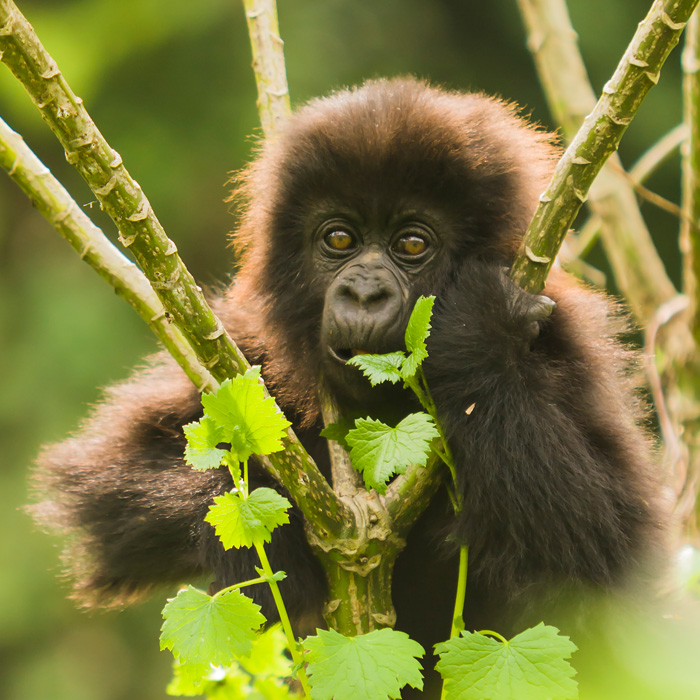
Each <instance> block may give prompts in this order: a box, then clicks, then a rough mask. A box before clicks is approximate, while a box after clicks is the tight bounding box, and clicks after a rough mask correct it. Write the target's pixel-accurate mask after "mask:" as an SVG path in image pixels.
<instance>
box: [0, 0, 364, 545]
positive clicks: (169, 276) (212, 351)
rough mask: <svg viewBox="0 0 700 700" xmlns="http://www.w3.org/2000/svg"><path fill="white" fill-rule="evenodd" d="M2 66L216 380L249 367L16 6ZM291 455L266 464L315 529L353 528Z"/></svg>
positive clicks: (306, 465) (297, 448) (9, 13)
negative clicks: (36, 111)
mask: <svg viewBox="0 0 700 700" xmlns="http://www.w3.org/2000/svg"><path fill="white" fill-rule="evenodd" d="M0 60H1V61H2V62H4V63H5V64H6V65H7V66H8V67H9V68H10V70H11V71H12V72H13V74H14V75H15V77H16V78H17V79H18V80H19V81H20V82H21V83H22V84H23V85H24V87H25V89H26V90H27V92H28V93H29V96H30V98H31V99H32V101H33V102H34V103H35V105H36V106H37V108H38V109H39V110H40V111H41V114H42V117H43V118H44V120H45V121H46V122H47V124H48V125H49V127H50V128H51V130H52V131H53V132H54V134H55V135H56V137H57V138H58V139H59V141H60V142H61V144H62V145H63V147H64V149H65V151H66V158H67V160H68V161H69V162H70V163H71V164H72V165H74V166H75V167H76V169H77V170H78V172H79V173H80V174H81V175H82V176H83V178H84V179H85V181H86V182H87V183H88V185H89V186H90V189H91V190H92V191H93V192H94V193H95V195H96V197H97V198H98V200H99V202H100V204H101V206H102V208H103V209H104V210H105V211H106V212H107V213H108V214H109V216H110V217H111V218H112V220H113V221H114V222H115V224H116V225H117V227H118V229H119V232H120V241H121V243H122V244H123V245H124V246H125V247H128V248H129V249H130V250H131V252H132V253H133V254H134V257H135V258H136V260H137V262H138V263H139V265H140V266H141V268H142V270H143V271H144V273H145V275H146V277H147V278H148V280H149V282H150V283H151V286H152V287H153V289H154V291H155V292H156V294H157V295H158V297H159V298H160V300H161V302H162V304H163V307H164V308H165V310H166V311H167V313H168V314H169V316H170V319H171V321H172V322H173V323H174V324H175V325H176V326H177V327H178V329H179V330H180V331H181V333H182V334H183V336H184V337H185V338H186V339H187V341H188V342H189V344H190V345H191V346H192V349H193V350H194V352H195V354H196V355H197V357H198V359H199V361H200V363H201V364H202V365H203V366H204V367H206V368H207V370H208V371H209V372H210V373H211V375H212V376H213V377H214V379H216V380H217V381H219V382H220V381H222V380H223V379H225V378H226V377H229V376H235V375H236V374H238V373H240V372H243V371H245V370H246V369H247V368H248V367H249V365H248V362H247V361H246V359H245V358H244V357H243V355H242V353H241V352H240V350H239V349H238V348H237V347H236V345H235V344H234V343H233V341H232V340H231V339H230V337H229V336H228V334H227V333H226V331H225V329H224V327H223V325H222V323H221V321H220V320H219V319H218V318H217V317H216V316H215V315H214V313H213V311H212V310H211V309H210V308H209V305H208V304H207V302H206V299H205V298H204V295H203V294H202V291H201V289H200V288H199V287H198V286H197V284H196V283H195V281H194V279H193V278H192V275H191V274H190V272H189V271H188V270H187V268H186V267H185V265H184V263H183V262H182V260H181V259H180V256H179V255H178V254H177V247H176V246H175V244H174V243H173V241H171V240H170V239H169V238H168V237H167V236H166V235H165V232H164V230H163V228H162V226H161V224H160V222H159V221H158V219H157V218H156V216H155V214H154V213H153V211H152V210H151V206H150V203H149V202H148V200H147V199H146V197H145V195H144V194H143V192H142V191H141V188H140V187H139V185H138V184H137V183H136V182H135V181H134V180H133V179H132V178H131V176H130V175H129V173H128V172H127V170H126V168H125V167H124V165H123V163H122V160H121V157H120V156H119V154H118V153H117V152H116V151H114V150H113V149H112V148H111V147H110V146H109V144H108V143H107V142H106V140H105V139H104V137H103V136H102V134H101V133H100V132H99V131H98V129H97V127H96V126H95V124H94V122H93V121H92V119H91V118H90V116H89V114H88V113H87V111H86V110H85V107H84V106H83V104H82V100H81V99H80V98H79V97H76V95H75V94H74V93H73V91H72V90H71V89H70V87H69V86H68V83H67V82H66V80H65V78H64V77H63V76H62V74H61V72H60V70H59V69H58V66H57V65H56V63H55V61H54V60H53V59H52V58H51V56H49V54H48V53H47V52H46V50H45V49H44V47H43V46H42V45H41V43H40V41H39V39H38V38H37V36H36V34H35V33H34V30H33V29H32V27H31V25H30V24H29V22H27V20H26V19H25V17H24V16H23V15H22V14H21V13H20V11H19V10H18V9H17V7H16V5H15V4H14V3H13V2H12V0H0ZM284 446H285V450H284V452H279V453H276V454H274V455H271V456H269V457H265V458H263V459H261V462H262V463H263V465H264V466H265V468H266V469H268V470H269V471H270V472H271V473H272V474H273V475H275V476H276V477H277V478H278V479H279V481H280V482H281V483H282V484H283V485H284V486H285V487H286V488H287V490H288V491H289V493H290V495H291V496H292V498H293V499H294V500H295V502H296V503H297V504H298V505H299V507H300V508H301V510H302V512H303V513H304V515H305V517H306V518H307V519H308V520H309V522H311V523H314V525H315V527H318V528H319V530H320V531H321V532H322V533H324V535H329V534H332V533H335V534H339V533H340V532H342V531H344V528H345V527H346V524H351V523H352V512H351V511H349V510H348V509H347V507H346V506H345V505H344V504H343V503H341V501H340V500H339V499H338V497H337V496H336V495H335V493H334V492H333V490H332V489H331V488H330V486H329V485H328V482H327V481H326V480H325V479H324V477H323V475H322V474H321V473H320V471H319V470H318V468H317V467H316V465H315V463H314V461H313V460H312V459H311V457H310V456H309V454H308V453H307V452H306V450H305V449H304V447H303V446H302V445H301V443H300V442H299V440H298V439H297V438H296V436H295V434H294V432H293V431H292V430H291V429H290V430H289V431H288V433H287V437H286V439H285V441H284Z"/></svg>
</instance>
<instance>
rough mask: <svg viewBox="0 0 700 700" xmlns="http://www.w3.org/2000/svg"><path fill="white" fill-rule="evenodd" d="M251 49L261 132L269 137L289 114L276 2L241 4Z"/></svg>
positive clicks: (263, 0)
mask: <svg viewBox="0 0 700 700" xmlns="http://www.w3.org/2000/svg"><path fill="white" fill-rule="evenodd" d="M243 5H244V7H245V16H246V21H247V22H248V34H249V35H250V44H251V47H252V49H253V71H254V73H255V83H256V85H257V86H258V113H259V114H260V123H261V124H262V128H263V132H264V134H265V136H267V137H268V138H269V137H270V136H272V135H273V134H274V133H275V131H276V130H277V128H278V127H279V124H280V123H281V122H283V121H284V120H285V119H286V118H287V117H288V116H289V114H290V112H291V106H290V103H289V86H288V85H287V71H286V68H285V64H284V41H282V38H281V37H280V30H279V23H278V20H277V3H276V2H275V0H243Z"/></svg>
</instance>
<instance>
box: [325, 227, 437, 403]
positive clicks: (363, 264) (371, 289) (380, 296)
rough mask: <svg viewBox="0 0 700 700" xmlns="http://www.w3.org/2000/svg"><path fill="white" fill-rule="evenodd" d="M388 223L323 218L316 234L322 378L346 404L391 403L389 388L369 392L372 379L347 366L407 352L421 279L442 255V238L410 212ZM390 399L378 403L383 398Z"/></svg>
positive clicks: (393, 389) (395, 391) (394, 390)
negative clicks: (361, 358) (369, 356)
mask: <svg viewBox="0 0 700 700" xmlns="http://www.w3.org/2000/svg"><path fill="white" fill-rule="evenodd" d="M393 219H394V220H393V221H390V222H389V223H388V224H377V223H374V222H372V223H370V224H369V225H368V224H363V223H360V220H359V217H355V218H354V221H355V222H357V223H352V221H351V220H350V219H349V218H347V217H339V216H333V217H330V218H328V219H327V220H325V221H324V222H323V223H322V224H321V225H320V226H319V227H318V229H317V230H316V232H315V235H314V266H315V268H316V270H319V271H323V272H322V274H323V286H324V287H326V293H325V299H324V305H323V315H322V321H321V345H322V347H323V359H322V367H323V370H322V371H323V376H324V380H325V383H326V384H327V385H328V387H329V388H330V390H331V393H332V394H333V395H335V396H337V397H340V398H341V404H342V405H345V406H348V404H353V405H356V406H357V408H358V409H359V408H361V407H362V406H363V405H364V406H367V405H368V404H372V403H374V404H376V403H377V401H378V400H379V401H380V402H387V403H390V402H391V401H392V395H393V396H394V397H397V398H398V391H397V390H396V389H395V388H392V387H390V386H387V387H383V390H382V391H380V392H374V394H373V395H371V394H370V387H369V383H368V382H367V380H366V379H365V378H364V377H363V376H362V375H361V373H360V372H359V371H358V370H357V369H356V368H354V367H352V366H350V365H347V364H346V363H347V360H349V359H350V358H351V357H352V356H353V355H356V354H360V353H386V352H393V351H396V350H403V349H404V348H405V344H404V338H403V336H404V332H405V329H406V324H407V322H408V317H409V315H410V312H411V309H412V307H413V304H414V303H415V300H416V298H417V296H418V295H417V294H416V292H415V287H416V284H415V283H416V280H417V279H420V278H421V276H425V272H426V271H427V270H429V269H430V268H431V267H435V265H436V263H437V262H438V260H439V257H440V245H439V240H438V236H437V234H436V233H435V232H434V231H433V230H432V229H431V228H430V227H429V226H428V225H427V224H425V223H422V222H418V221H416V220H412V219H411V218H408V217H407V216H406V215H405V214H400V215H399V216H395V217H393ZM380 393H381V394H384V395H386V396H385V397H384V398H383V401H382V398H380V396H379V394H380Z"/></svg>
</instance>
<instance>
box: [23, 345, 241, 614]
mask: <svg viewBox="0 0 700 700" xmlns="http://www.w3.org/2000/svg"><path fill="white" fill-rule="evenodd" d="M199 415H201V403H200V399H199V395H198V393H197V392H196V390H195V389H194V387H193V386H192V385H191V383H190V382H189V380H188V379H187V377H186V376H185V375H184V374H183V373H182V372H181V370H180V369H179V368H178V367H177V365H176V364H175V363H174V361H172V360H171V359H170V358H168V357H167V356H165V355H164V354H161V355H157V356H155V357H154V358H153V359H152V361H151V363H150V365H149V366H148V367H146V368H145V369H143V370H140V371H138V372H136V373H135V374H134V375H133V377H132V378H131V379H129V380H127V381H125V382H123V383H121V384H119V385H117V386H115V387H112V388H110V389H108V390H107V391H106V394H105V398H104V400H103V402H102V403H101V404H100V405H99V406H98V407H97V408H96V409H95V410H94V411H93V414H92V415H91V416H90V417H89V418H88V419H87V420H86V421H85V423H84V425H83V426H82V428H81V430H80V432H78V433H77V434H76V435H74V436H73V437H72V438H70V439H69V440H66V441H65V442H63V443H60V444H58V445H53V446H50V447H48V448H46V449H45V450H44V451H43V452H42V454H41V456H40V459H39V471H38V473H37V475H36V477H35V482H36V484H37V492H38V495H39V496H40V497H42V498H44V497H46V495H47V492H48V496H49V498H50V499H51V500H48V501H44V502H42V503H39V504H38V505H37V506H34V507H33V512H34V515H35V516H36V517H37V519H38V520H39V521H40V522H42V524H44V525H46V526H48V527H50V528H51V529H59V530H65V531H68V532H69V534H70V535H71V541H70V544H69V546H68V547H67V549H66V552H65V558H66V559H67V560H69V561H70V565H71V572H72V575H73V576H74V577H75V597H76V598H78V599H79V600H80V601H81V602H82V603H84V604H85V605H94V604H98V603H99V604H121V603H127V602H130V600H131V599H133V598H134V597H135V596H136V595H138V594H139V593H141V592H143V591H144V590H146V589H148V588H149V587H150V586H152V585H153V584H156V583H174V582H179V581H182V580H183V579H186V578H187V577H191V576H193V575H196V574H198V573H201V572H202V570H203V566H204V561H203V556H202V552H201V540H202V530H203V527H204V524H203V522H202V521H203V518H204V516H205V514H206V510H207V507H208V503H209V502H210V501H211V499H212V498H213V497H214V496H215V495H218V494H219V493H221V492H222V491H224V490H226V489H227V488H230V477H228V475H227V474H226V473H225V472H223V471H207V472H196V471H194V470H193V469H190V467H188V466H187V465H186V464H185V463H184V460H183V452H184V445H185V443H184V436H183V434H182V429H181V426H182V425H183V424H185V423H187V422H190V421H192V420H196V419H197V418H198V417H199ZM39 489H41V491H39Z"/></svg>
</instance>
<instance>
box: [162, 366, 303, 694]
mask: <svg viewBox="0 0 700 700" xmlns="http://www.w3.org/2000/svg"><path fill="white" fill-rule="evenodd" d="M202 404H203V405H204V409H205V413H204V416H203V417H202V418H201V419H200V420H199V421H198V422H196V423H191V424H190V425H187V426H185V436H186V437H187V447H186V450H185V458H186V460H187V462H188V463H189V464H190V465H192V467H193V468H195V469H214V468H218V467H220V466H222V465H226V466H227V467H228V468H229V470H230V471H231V475H232V476H233V480H234V488H233V490H232V491H231V492H229V493H225V494H223V495H221V496H218V497H216V498H215V499H214V505H212V506H210V508H209V511H208V513H207V516H206V518H205V520H206V521H207V522H208V523H210V524H211V525H213V526H214V529H215V531H216V534H217V536H218V537H219V539H220V540H221V542H222V543H223V545H224V548H225V549H231V548H232V547H237V548H240V547H255V548H256V550H257V552H258V556H259V557H260V561H261V565H262V568H261V569H259V570H258V573H259V574H260V578H258V579H252V580H251V581H244V582H242V583H240V584H238V585H237V586H232V587H229V588H227V589H224V590H223V591H220V592H219V593H217V594H216V595H215V596H209V595H207V594H206V593H204V592H203V591H199V590H197V589H196V588H192V587H188V588H187V589H186V590H183V591H180V593H178V595H177V597H175V598H174V599H172V600H170V601H169V602H168V604H167V605H166V606H165V608H164V609H163V618H164V623H163V627H162V632H161V649H170V650H171V651H172V652H173V655H174V656H175V660H176V664H175V669H174V673H175V675H174V678H173V680H172V682H171V684H170V686H169V687H168V692H169V693H170V694H171V695H185V696H193V695H201V694H202V693H205V694H206V695H207V697H208V698H215V699H216V698H218V699H220V700H236V699H238V698H244V697H245V698H259V699H260V700H266V699H268V700H279V699H284V698H288V697H291V694H290V691H289V689H288V688H287V686H286V685H284V683H282V681H281V678H282V677H287V676H288V675H290V673H291V671H290V669H289V664H286V665H285V666H284V670H283V671H280V673H283V674H284V675H283V676H280V675H279V674H278V675H275V673H274V672H273V670H270V669H268V670H266V671H263V670H261V668H260V666H261V664H264V663H265V664H266V663H268V662H269V658H267V657H269V656H270V655H271V654H272V652H273V651H274V650H275V648H276V647H275V644H274V642H270V641H268V643H267V646H265V645H264V644H263V643H262V642H261V641H260V640H261V639H263V638H262V637H261V638H260V640H258V646H256V647H253V642H254V640H255V638H256V630H258V629H259V628H260V626H261V625H262V624H263V623H264V622H265V618H264V616H263V615H262V614H261V613H260V607H259V606H258V605H255V604H254V603H253V602H252V601H251V600H250V599H249V598H247V597H246V596H244V595H243V594H242V593H241V592H240V590H238V588H241V587H243V586H249V585H254V584H259V583H262V582H267V584H268V585H270V587H271V588H272V589H273V595H274V597H275V601H276V602H277V603H278V606H283V603H282V602H281V599H280V598H279V593H278V590H277V582H278V581H281V580H282V579H283V578H284V577H285V574H284V572H277V573H276V574H273V572H272V570H271V569H270V566H269V562H268V561H267V556H266V554H265V551H264V549H263V544H264V543H265V542H269V541H270V537H271V533H272V531H273V530H274V529H275V528H276V527H278V526H280V525H284V524H285V523H288V522H289V516H288V515H287V510H288V508H289V507H290V505H291V504H290V503H289V501H288V500H287V499H286V498H284V497H283V496H280V494H278V493H277V492H276V491H274V490H273V489H269V488H259V489H256V490H254V491H253V492H252V493H249V487H248V464H247V460H248V458H249V457H250V456H251V455H252V454H270V453H271V452H277V451H279V450H280V449H282V443H281V440H282V438H283V437H284V435H285V432H286V430H287V428H288V427H289V425H290V423H289V421H287V420H286V419H285V418H284V416H283V415H282V414H281V413H280V412H279V411H278V410H277V409H276V407H275V405H274V401H273V399H270V398H266V397H265V393H264V390H263V387H262V385H261V383H260V369H259V368H253V369H251V370H249V371H248V372H246V373H245V374H244V375H239V376H237V377H235V378H234V379H232V380H226V381H225V382H223V384H222V385H221V386H220V388H219V389H218V391H217V392H216V393H215V394H207V395H205V396H203V397H202ZM240 462H243V463H244V469H243V470H242V475H243V479H241V468H240V464H239V463H240ZM280 617H281V619H282V620H283V621H286V624H287V625H288V624H289V623H288V616H287V614H286V612H285V611H284V610H283V607H282V609H281V610H280ZM285 632H286V634H287V639H288V641H289V644H290V645H292V646H293V645H294V638H293V636H292V631H291V628H289V629H285ZM278 652H279V653H278V656H280V655H281V651H279V650H278ZM291 653H292V656H293V657H294V658H295V659H296V661H297V663H299V664H300V659H299V658H298V654H297V652H296V650H295V649H294V648H292V649H291ZM248 654H250V656H249V658H247V659H246V658H242V657H244V656H245V655H248ZM302 675H303V671H300V672H299V677H300V679H302V683H305V678H302Z"/></svg>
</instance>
